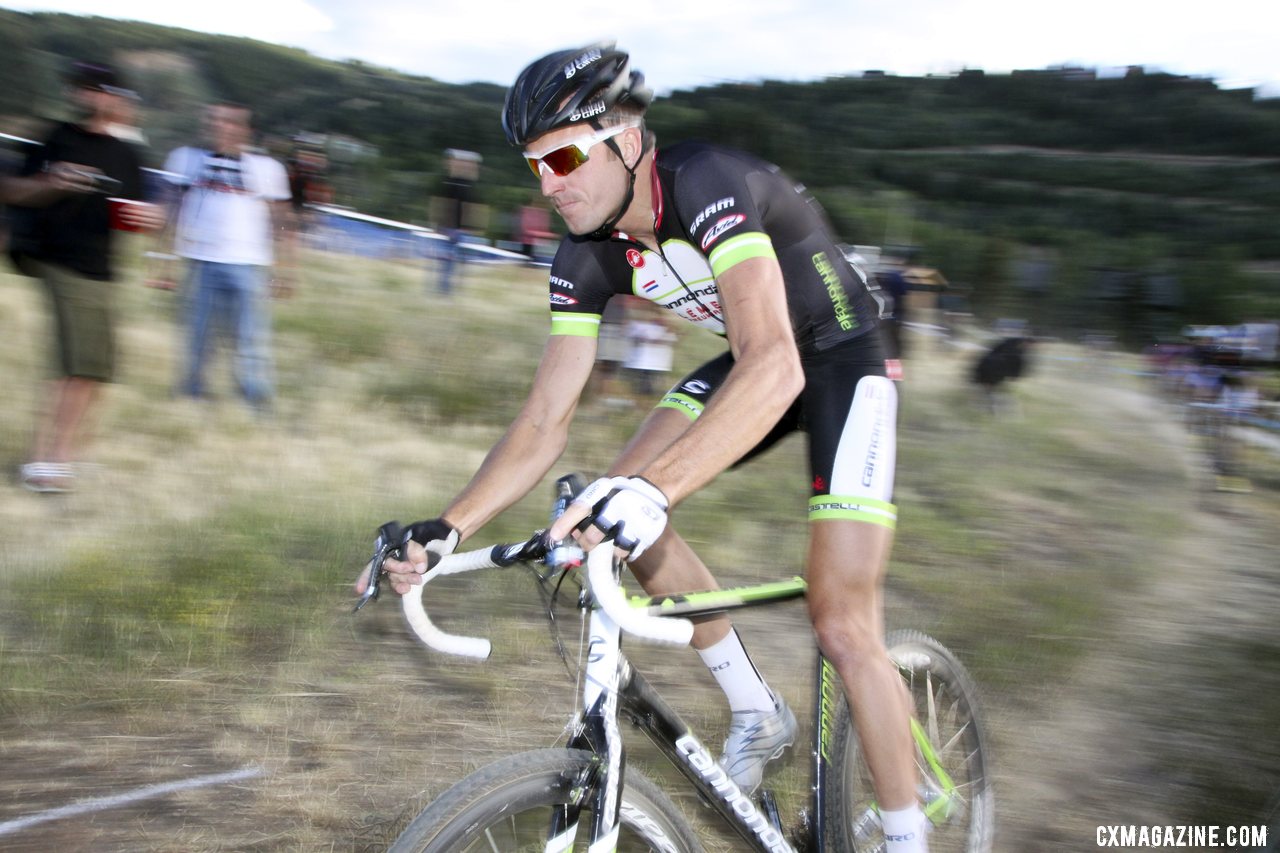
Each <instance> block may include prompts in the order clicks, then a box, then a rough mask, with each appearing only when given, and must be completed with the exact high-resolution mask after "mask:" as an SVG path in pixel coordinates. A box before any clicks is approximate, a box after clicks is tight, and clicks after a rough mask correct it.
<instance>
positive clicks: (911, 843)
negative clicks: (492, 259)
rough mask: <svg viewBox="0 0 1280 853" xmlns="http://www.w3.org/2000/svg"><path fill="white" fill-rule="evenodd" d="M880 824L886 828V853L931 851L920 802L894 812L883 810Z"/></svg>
mask: <svg viewBox="0 0 1280 853" xmlns="http://www.w3.org/2000/svg"><path fill="white" fill-rule="evenodd" d="M880 825H881V826H882V827H883V828H884V841H885V847H884V849H885V853H929V845H928V843H927V842H926V841H925V834H926V821H925V819H924V812H923V811H921V810H920V805H919V804H918V803H917V804H915V805H912V806H909V807H907V808H905V809H898V810H897V811H892V812H891V811H883V810H882V811H881V812H880Z"/></svg>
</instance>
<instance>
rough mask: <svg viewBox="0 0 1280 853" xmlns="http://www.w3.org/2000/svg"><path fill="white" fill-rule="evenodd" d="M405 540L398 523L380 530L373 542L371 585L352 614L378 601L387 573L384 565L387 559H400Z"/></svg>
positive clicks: (366, 588)
mask: <svg viewBox="0 0 1280 853" xmlns="http://www.w3.org/2000/svg"><path fill="white" fill-rule="evenodd" d="M403 538H404V530H403V529H402V528H401V527H400V522H398V521H388V522H387V523H386V524H384V525H382V526H381V527H379V528H378V538H377V539H375V540H374V542H373V559H372V560H370V561H369V585H368V586H366V587H365V589H364V595H362V596H360V600H359V601H357V602H356V606H355V608H354V609H353V610H352V611H351V612H352V613H359V612H360V608H361V607H364V606H365V605H366V604H368V603H369V602H370V601H377V600H378V593H379V592H381V588H382V578H383V576H384V575H385V574H386V572H385V571H384V570H383V568H382V564H383V563H384V562H386V559H387V557H395V558H396V559H400V547H401V540H402V539H403Z"/></svg>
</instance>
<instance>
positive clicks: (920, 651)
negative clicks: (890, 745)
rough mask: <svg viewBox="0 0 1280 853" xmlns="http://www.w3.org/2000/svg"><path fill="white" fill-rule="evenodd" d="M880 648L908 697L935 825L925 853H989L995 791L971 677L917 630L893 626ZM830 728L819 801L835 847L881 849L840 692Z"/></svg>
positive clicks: (925, 801)
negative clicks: (829, 763) (827, 778)
mask: <svg viewBox="0 0 1280 853" xmlns="http://www.w3.org/2000/svg"><path fill="white" fill-rule="evenodd" d="M885 645H886V646H887V647H888V649H889V656H890V657H891V658H892V659H893V662H894V663H895V664H896V665H897V667H898V671H899V672H900V673H901V674H902V679H903V682H904V683H905V684H906V687H907V691H908V692H909V693H910V695H911V703H912V711H913V713H914V714H915V723H917V724H918V727H914V728H915V734H916V738H917V743H916V770H917V773H918V774H919V777H920V780H921V786H920V800H921V803H922V807H923V808H924V810H925V813H926V814H927V815H928V816H929V818H930V822H931V824H932V829H931V831H930V835H929V850H930V853H988V851H990V850H991V841H992V835H993V830H994V823H993V808H994V796H993V792H992V789H991V781H990V778H989V776H988V772H989V771H988V763H989V760H990V759H989V757H988V754H987V747H986V737H985V733H984V732H983V728H982V722H981V719H980V717H979V711H978V706H977V696H976V694H977V691H976V688H975V687H974V684H973V679H972V678H970V677H969V674H968V673H967V672H966V671H965V669H964V667H963V666H962V665H961V664H960V661H959V660H957V659H956V657H955V655H953V654H951V652H949V651H948V650H947V649H946V647H944V646H943V645H942V644H941V643H939V642H938V641H937V640H935V639H933V638H932V637H930V636H928V635H926V634H922V633H920V632H919V631H896V632H894V633H892V634H890V635H889V637H888V639H887V640H886V641H885ZM834 730H835V740H834V744H833V747H834V748H833V751H832V760H833V767H832V773H831V776H832V779H831V784H830V785H828V786H827V792H826V798H825V802H824V806H825V809H826V814H827V815H828V823H827V826H828V828H829V832H830V834H831V835H832V836H834V840H835V849H837V850H840V851H856V853H869V851H882V850H884V844H885V841H884V833H883V832H882V831H881V829H880V816H879V808H878V806H877V804H876V798H875V790H874V789H873V788H872V785H871V773H870V771H869V770H868V769H867V764H866V761H865V760H864V758H863V755H862V750H861V748H860V747H859V744H858V737H857V734H856V733H855V732H854V729H853V720H852V717H851V716H850V713H849V706H848V703H847V702H846V701H845V699H844V697H843V693H842V694H841V697H840V701H839V708H838V710H837V712H836V718H835V729H834ZM921 741H923V745H922V744H921Z"/></svg>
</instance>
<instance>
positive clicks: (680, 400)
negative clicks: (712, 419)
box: [654, 394, 706, 421]
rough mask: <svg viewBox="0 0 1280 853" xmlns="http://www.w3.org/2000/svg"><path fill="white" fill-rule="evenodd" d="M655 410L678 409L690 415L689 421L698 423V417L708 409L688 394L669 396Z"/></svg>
mask: <svg viewBox="0 0 1280 853" xmlns="http://www.w3.org/2000/svg"><path fill="white" fill-rule="evenodd" d="M654 408H655V409H677V410H679V411H681V412H684V413H685V414H686V415H688V416H689V420H691V421H696V420H697V419H698V415H700V414H702V410H703V409H704V408H706V407H705V406H703V405H702V403H700V402H699V401H697V400H695V399H694V398H692V397H690V396H689V395H687V394H668V395H667V396H665V397H663V398H662V400H661V402H659V403H658V405H656V406H654Z"/></svg>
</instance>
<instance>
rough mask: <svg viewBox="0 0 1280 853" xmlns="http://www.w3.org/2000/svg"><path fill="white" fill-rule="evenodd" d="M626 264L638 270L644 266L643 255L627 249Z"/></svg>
mask: <svg viewBox="0 0 1280 853" xmlns="http://www.w3.org/2000/svg"><path fill="white" fill-rule="evenodd" d="M627 263H629V264H631V266H632V268H633V269H640V267H642V266H644V255H642V254H640V252H639V251H638V250H636V249H627Z"/></svg>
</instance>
